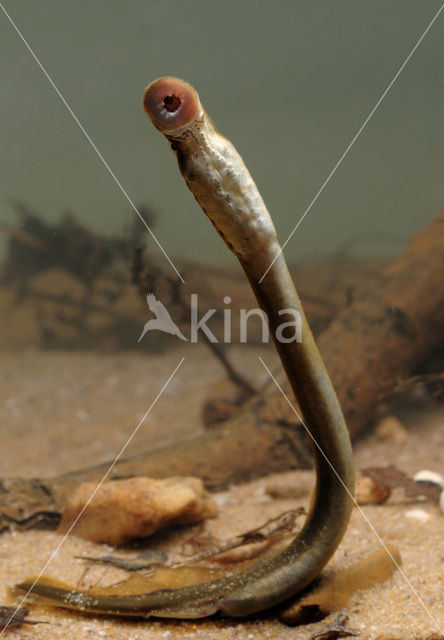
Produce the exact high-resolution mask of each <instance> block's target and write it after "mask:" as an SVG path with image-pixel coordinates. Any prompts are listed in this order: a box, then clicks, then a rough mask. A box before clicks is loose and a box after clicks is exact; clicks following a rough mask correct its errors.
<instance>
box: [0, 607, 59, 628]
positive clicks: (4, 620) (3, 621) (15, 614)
mask: <svg viewBox="0 0 444 640" xmlns="http://www.w3.org/2000/svg"><path fill="white" fill-rule="evenodd" d="M28 613H29V609H27V608H26V607H6V606H0V629H11V628H12V627H19V626H20V625H22V624H49V623H48V622H44V621H43V620H29V618H27V617H26V616H27V615H28Z"/></svg>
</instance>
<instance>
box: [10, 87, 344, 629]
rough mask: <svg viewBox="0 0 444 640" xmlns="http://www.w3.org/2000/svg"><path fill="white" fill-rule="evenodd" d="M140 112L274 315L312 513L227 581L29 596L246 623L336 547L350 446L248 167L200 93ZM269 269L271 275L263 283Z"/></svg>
mask: <svg viewBox="0 0 444 640" xmlns="http://www.w3.org/2000/svg"><path fill="white" fill-rule="evenodd" d="M143 103H144V107H145V111H146V113H147V114H148V116H149V118H150V119H151V121H152V123H153V124H154V126H155V127H156V128H157V129H159V131H161V132H162V133H163V134H164V135H165V136H166V138H167V139H168V141H169V142H170V144H171V148H172V149H173V151H174V152H175V153H176V156H177V160H178V163H179V168H180V171H181V173H182V175H183V177H184V178H185V181H186V183H187V185H188V187H189V188H190V190H191V191H192V192H193V194H194V196H195V198H196V200H197V201H198V203H199V204H200V206H201V207H202V209H203V210H204V212H205V213H206V215H207V216H208V217H209V218H210V220H211V222H212V223H213V225H214V226H215V228H216V230H217V231H218V233H219V234H220V235H221V236H222V238H223V240H224V241H225V243H226V244H227V246H228V247H229V249H230V250H231V251H232V252H233V253H234V254H235V255H236V256H237V257H238V259H239V261H240V263H241V265H242V267H243V269H244V271H245V274H246V276H247V278H248V280H249V282H250V285H251V287H252V289H253V291H254V293H255V295H256V298H257V300H258V302H259V305H260V306H261V308H262V309H263V310H264V311H265V313H266V314H267V316H268V320H269V326H270V330H271V333H272V335H273V337H274V341H275V346H276V348H277V350H278V352H279V356H280V358H281V360H282V364H283V366H284V368H285V371H286V373H287V376H288V379H289V381H290V384H291V387H292V389H293V391H294V393H295V395H296V397H297V400H298V402H299V406H300V408H301V410H302V413H303V416H304V422H305V424H306V426H307V430H308V433H309V436H310V438H311V439H312V444H313V451H314V458H315V466H316V476H317V481H316V487H315V490H314V496H313V500H312V506H311V509H310V513H309V515H308V517H307V520H306V522H305V525H304V527H303V529H302V530H301V532H300V533H299V535H298V536H297V537H296V538H295V540H294V541H293V542H292V543H291V544H290V546H289V547H288V548H287V549H286V550H285V551H284V552H283V553H281V554H280V555H277V556H275V557H273V558H265V559H262V560H260V561H258V562H257V563H256V564H255V565H253V566H252V567H251V568H250V569H248V570H246V571H245V572H241V573H238V574H234V575H232V576H230V577H223V578H219V579H217V580H214V581H211V582H204V583H202V584H198V585H193V586H187V587H182V588H179V589H165V590H161V591H155V592H151V593H146V594H142V595H137V596H106V597H103V596H100V595H92V594H88V593H81V592H76V591H72V590H67V589H64V588H62V587H57V586H55V585H52V584H51V583H47V584H46V583H45V582H43V583H37V584H36V585H35V586H34V587H33V589H32V591H33V592H35V593H40V594H41V595H43V596H46V598H49V599H50V600H51V601H57V603H58V604H59V605H62V606H71V607H74V608H82V609H84V610H89V611H96V612H105V613H114V614H116V613H118V614H120V615H136V616H146V617H149V616H160V617H166V616H173V617H184V618H185V617H201V616H206V615H210V614H211V613H214V612H216V611H221V612H223V613H225V614H227V615H230V616H245V615H248V614H251V613H254V612H256V611H261V610H263V609H266V608H267V607H271V606H273V605H275V604H277V603H279V602H281V601H283V600H285V599H287V598H289V597H291V596H293V595H294V594H296V593H297V592H299V591H300V590H301V589H303V588H304V587H305V586H306V585H308V584H309V583H310V582H311V581H312V580H313V579H314V578H315V577H316V576H317V575H318V574H319V573H320V572H321V570H322V568H323V567H324V566H325V565H326V563H327V562H328V560H329V559H330V557H331V556H332V554H333V552H334V551H335V549H336V548H337V546H338V544H339V543H340V541H341V539H342V537H343V535H344V532H345V529H346V527H347V524H348V521H349V517H350V513H351V509H352V495H353V490H354V470H353V459H352V450H351V445H350V439H349V435H348V431H347V427H346V424H345V422H344V418H343V415H342V411H341V408H340V406H339V403H338V400H337V398H336V395H335V392H334V389H333V386H332V383H331V381H330V378H329V376H328V374H327V371H326V369H325V367H324V364H323V362H322V359H321V356H320V354H319V352H318V349H317V347H316V344H315V342H314V339H313V336H312V334H311V331H310V328H309V326H308V323H307V320H306V318H305V315H304V312H303V309H302V305H301V302H300V300H299V297H298V295H297V293H296V290H295V287H294V284H293V281H292V279H291V276H290V274H289V272H288V269H287V265H286V263H285V259H284V256H283V253H282V251H281V249H280V246H279V243H278V240H277V235H276V230H275V227H274V225H273V222H272V220H271V217H270V214H269V212H268V210H267V208H266V206H265V204H264V202H263V200H262V197H261V195H260V193H259V191H258V189H257V187H256V185H255V183H254V181H253V179H252V178H251V176H250V174H249V172H248V170H247V168H246V167H245V165H244V163H243V161H242V158H241V157H240V155H239V154H238V152H237V151H236V149H235V148H234V146H233V145H232V144H231V142H229V140H227V139H226V138H225V137H224V136H222V135H221V134H220V133H219V132H218V130H217V129H216V128H215V126H214V124H213V123H212V122H211V120H210V118H209V117H208V116H207V114H206V112H205V110H204V109H203V107H202V106H201V103H200V100H199V96H198V94H197V92H196V91H195V90H194V89H193V87H191V86H190V85H189V84H187V83H186V82H184V81H183V80H179V79H177V78H160V79H158V80H156V81H154V82H153V83H152V84H150V85H149V86H148V87H147V88H146V90H145V92H144V96H143ZM272 261H274V262H273V266H272V267H271V269H270V270H269V271H268V272H267V274H266V276H265V277H264V278H263V279H261V278H262V276H263V274H264V273H265V272H266V271H267V269H268V267H269V265H270V264H271V263H272ZM285 310H287V312H288V310H292V312H293V313H294V312H298V313H299V314H300V318H301V322H302V341H299V342H298V341H296V340H294V339H292V336H291V335H289V333H288V332H286V330H285V328H283V325H281V324H280V323H281V322H282V316H283V315H285V313H286V311H285ZM288 328H289V327H287V329H288ZM247 454H248V452H247ZM29 586H30V585H27V584H23V585H21V588H22V589H26V588H27V587H29Z"/></svg>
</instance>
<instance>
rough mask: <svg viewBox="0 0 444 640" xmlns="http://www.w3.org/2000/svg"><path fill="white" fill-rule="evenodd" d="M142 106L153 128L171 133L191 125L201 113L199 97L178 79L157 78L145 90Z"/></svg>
mask: <svg viewBox="0 0 444 640" xmlns="http://www.w3.org/2000/svg"><path fill="white" fill-rule="evenodd" d="M143 106H144V108H145V111H146V113H147V114H148V116H149V118H150V120H151V122H152V123H153V124H154V126H155V127H156V128H157V129H159V131H162V133H166V134H168V133H172V132H173V131H175V130H177V129H181V128H182V127H185V126H186V125H187V124H189V123H191V122H192V121H193V119H194V118H195V117H196V115H197V114H198V113H199V112H200V111H201V106H200V102H199V96H198V94H197V91H196V90H195V89H193V87H192V86H191V85H189V84H188V83H187V82H184V81H183V80H179V78H168V77H167V78H158V79H157V80H155V81H154V82H152V83H151V84H150V85H148V87H147V88H146V89H145V91H144V93H143Z"/></svg>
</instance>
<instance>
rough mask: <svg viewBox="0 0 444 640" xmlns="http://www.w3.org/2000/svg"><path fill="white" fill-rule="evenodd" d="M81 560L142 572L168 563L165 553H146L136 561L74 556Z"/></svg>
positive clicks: (109, 557) (118, 558) (112, 557)
mask: <svg viewBox="0 0 444 640" xmlns="http://www.w3.org/2000/svg"><path fill="white" fill-rule="evenodd" d="M74 557H75V558H77V559H79V560H88V562H97V563H101V564H111V565H113V566H114V567H119V568H120V569H125V570H126V571H140V569H150V568H151V567H154V566H157V565H163V564H165V562H166V558H167V556H166V553H165V551H145V552H144V553H140V554H139V555H137V556H136V558H135V559H134V560H129V559H128V558H121V557H119V556H99V557H93V556H74Z"/></svg>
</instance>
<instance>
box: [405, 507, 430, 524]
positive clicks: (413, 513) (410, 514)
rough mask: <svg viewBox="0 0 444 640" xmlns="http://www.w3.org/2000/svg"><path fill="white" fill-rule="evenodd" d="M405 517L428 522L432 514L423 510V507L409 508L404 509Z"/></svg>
mask: <svg viewBox="0 0 444 640" xmlns="http://www.w3.org/2000/svg"><path fill="white" fill-rule="evenodd" d="M405 517H406V518H409V519H410V520H416V521H417V522H421V523H423V522H428V521H429V520H430V519H431V517H432V516H431V515H430V513H427V511H424V509H411V510H410V511H406V513H405Z"/></svg>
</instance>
